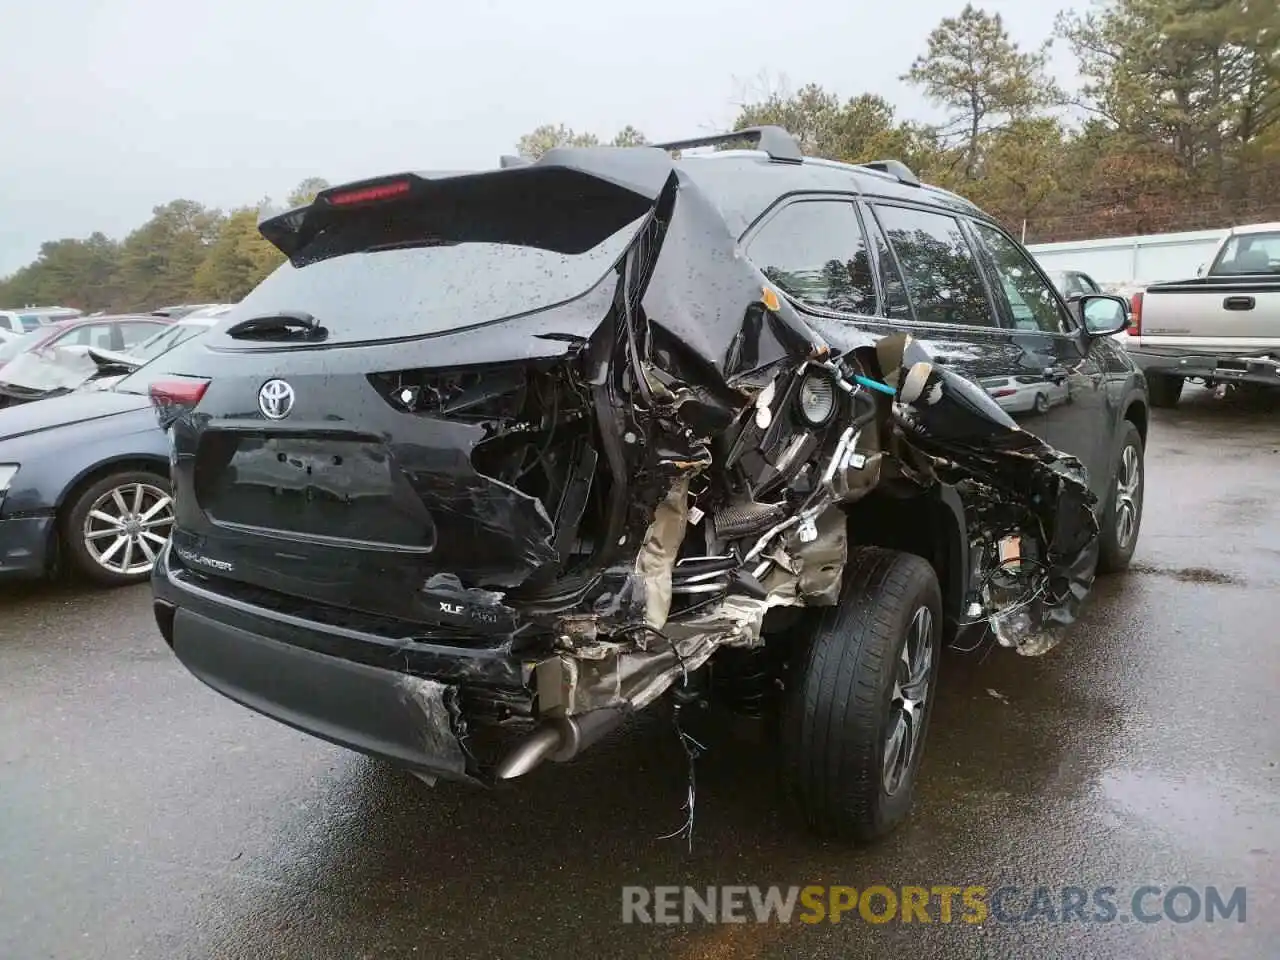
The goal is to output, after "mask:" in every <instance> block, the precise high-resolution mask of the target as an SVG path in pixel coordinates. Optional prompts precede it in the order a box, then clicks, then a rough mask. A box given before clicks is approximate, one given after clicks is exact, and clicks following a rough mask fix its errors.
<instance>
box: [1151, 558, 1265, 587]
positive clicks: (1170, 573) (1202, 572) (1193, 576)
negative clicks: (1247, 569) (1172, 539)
mask: <svg viewBox="0 0 1280 960" xmlns="http://www.w3.org/2000/svg"><path fill="white" fill-rule="evenodd" d="M1129 570H1130V572H1132V573H1146V574H1151V575H1153V576H1158V577H1170V578H1172V579H1174V580H1178V581H1180V582H1182V583H1215V584H1230V585H1232V586H1243V585H1244V583H1243V581H1241V580H1240V579H1239V578H1238V577H1233V576H1232V575H1231V574H1229V573H1223V572H1222V571H1221V570H1210V569H1209V568H1208V567H1155V566H1152V565H1151V564H1148V563H1135V564H1133V565H1132V566H1131V567H1129Z"/></svg>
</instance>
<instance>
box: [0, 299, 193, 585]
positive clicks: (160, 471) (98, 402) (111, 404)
mask: <svg viewBox="0 0 1280 960" xmlns="http://www.w3.org/2000/svg"><path fill="white" fill-rule="evenodd" d="M190 329H191V328H188V330H190ZM208 329H209V327H208V325H207V324H200V325H198V328H197V329H196V331H195V334H194V335H195V336H198V335H199V334H200V333H201V332H203V331H207V330H208ZM189 340H190V338H187V339H186V340H184V341H182V342H183V343H184V344H185V343H186V342H188V341H189ZM150 369H151V368H150V365H146V366H143V367H141V368H139V369H138V370H136V371H134V372H133V373H130V374H129V375H128V376H125V377H123V378H121V379H120V380H119V381H118V382H116V383H115V384H114V386H112V387H111V388H110V389H106V390H101V391H96V392H89V391H84V390H79V391H76V392H74V393H68V394H66V395H64V396H59V397H54V398H52V399H49V400H44V401H42V402H40V403H30V404H23V405H21V406H16V407H10V408H8V409H5V410H0V579H3V578H39V577H42V576H45V575H47V574H49V573H50V572H52V571H53V570H55V569H57V568H59V567H60V566H62V565H70V566H71V567H72V568H74V569H75V570H76V571H78V572H79V573H80V574H81V575H83V576H85V577H87V578H89V579H90V580H93V581H95V582H97V583H100V584H103V585H105V586H120V585H126V584H131V583H138V582H141V581H144V580H146V579H147V577H148V576H149V575H150V572H151V567H152V564H153V562H154V560H155V556H156V554H157V553H158V552H159V549H160V547H161V546H162V545H163V543H164V541H165V540H166V539H167V537H168V535H169V527H170V525H171V524H172V522H173V508H172V504H171V501H170V499H169V444H168V441H167V439H166V438H165V434H164V432H163V431H162V430H161V429H160V426H159V423H158V422H157V420H156V414H155V411H154V410H153V409H152V406H151V402H150V400H149V398H148V388H149V386H150V384H151V376H152V375H151V374H150V373H149V372H148V371H149V370H150Z"/></svg>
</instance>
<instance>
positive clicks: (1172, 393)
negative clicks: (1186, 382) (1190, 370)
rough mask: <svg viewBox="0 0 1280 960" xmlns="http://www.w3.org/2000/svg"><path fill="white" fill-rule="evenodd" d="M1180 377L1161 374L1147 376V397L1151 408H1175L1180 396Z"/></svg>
mask: <svg viewBox="0 0 1280 960" xmlns="http://www.w3.org/2000/svg"><path fill="white" fill-rule="evenodd" d="M1182 384H1183V379H1182V377H1170V376H1166V375H1165V374H1163V373H1152V374H1148V375H1147V396H1148V397H1150V398H1151V405H1152V406H1153V407H1162V408H1169V407H1176V406H1177V405H1178V398H1179V397H1180V396H1182Z"/></svg>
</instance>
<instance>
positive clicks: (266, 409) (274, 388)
mask: <svg viewBox="0 0 1280 960" xmlns="http://www.w3.org/2000/svg"><path fill="white" fill-rule="evenodd" d="M258 409H259V410H261V411H262V415H263V416H264V417H266V418H267V419H268V420H283V419H284V418H285V417H287V416H288V415H289V411H291V410H292V409H293V387H291V386H289V384H287V383H285V382H284V381H283V380H268V381H267V382H266V383H264V384H263V385H262V389H261V390H259V391H258Z"/></svg>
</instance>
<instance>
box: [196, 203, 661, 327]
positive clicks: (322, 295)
mask: <svg viewBox="0 0 1280 960" xmlns="http://www.w3.org/2000/svg"><path fill="white" fill-rule="evenodd" d="M644 219H645V218H644V217H639V218H637V219H636V220H634V221H632V222H631V223H630V224H628V225H627V226H626V227H624V228H623V229H621V230H619V231H617V232H616V233H614V234H613V235H611V236H609V237H607V238H606V239H604V240H603V241H602V242H600V243H598V244H597V245H596V246H595V247H593V248H591V249H590V250H588V251H587V252H585V253H581V254H563V253H555V252H552V251H549V250H543V249H539V248H535V247H528V246H519V245H514V244H505V243H438V244H429V245H423V246H404V245H401V246H396V247H392V248H389V249H382V250H378V249H374V250H370V251H367V252H359V253H346V254H343V255H341V256H335V257H330V258H328V259H322V260H316V261H314V262H311V263H308V264H306V265H305V266H301V267H295V266H293V265H292V264H290V263H285V264H284V265H283V266H281V267H279V268H278V269H277V270H276V271H275V272H274V273H272V274H271V275H270V276H269V277H267V279H266V280H264V281H263V282H262V283H261V284H259V285H258V287H257V288H256V289H254V290H253V292H251V293H250V294H249V295H248V296H247V297H245V298H244V300H242V301H241V302H240V303H239V304H238V305H237V306H236V307H235V308H234V309H233V310H231V311H230V312H229V313H228V314H227V315H226V316H224V317H222V318H221V319H220V321H219V324H218V326H219V328H220V329H223V330H225V329H226V328H227V327H228V326H230V325H232V324H235V323H238V322H239V321H241V320H245V319H248V318H249V317H260V316H270V315H271V314H274V313H278V312H280V311H281V310H289V311H298V310H301V311H305V312H307V313H309V314H311V315H312V316H314V317H315V318H316V320H317V321H318V322H319V323H320V324H321V325H322V326H324V327H325V328H326V329H327V330H328V331H329V338H328V342H329V343H343V342H358V341H365V340H380V339H388V340H389V339H395V338H398V337H411V336H415V335H430V334H437V333H444V332H447V331H449V330H452V329H457V328H459V327H474V326H477V325H482V324H485V323H491V322H493V321H496V320H501V319H503V318H505V317H510V316H514V315H516V314H521V313H528V312H530V311H534V310H540V309H544V308H546V307H551V306H554V305H555V304H558V303H562V302H564V301H566V300H572V299H574V298H575V297H577V296H579V295H581V294H583V293H586V292H587V291H588V290H591V289H592V288H593V287H595V285H596V284H597V283H598V282H599V281H601V280H602V279H603V278H604V277H605V275H606V274H607V273H608V272H609V271H610V270H611V269H612V267H613V266H614V264H615V263H616V262H617V260H618V259H619V258H620V257H621V256H622V254H623V253H624V252H625V251H626V250H627V248H628V246H629V245H630V243H631V240H632V238H633V237H634V236H635V235H636V233H637V232H638V231H639V229H640V227H641V225H642V224H643V223H644ZM601 319H603V318H601Z"/></svg>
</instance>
